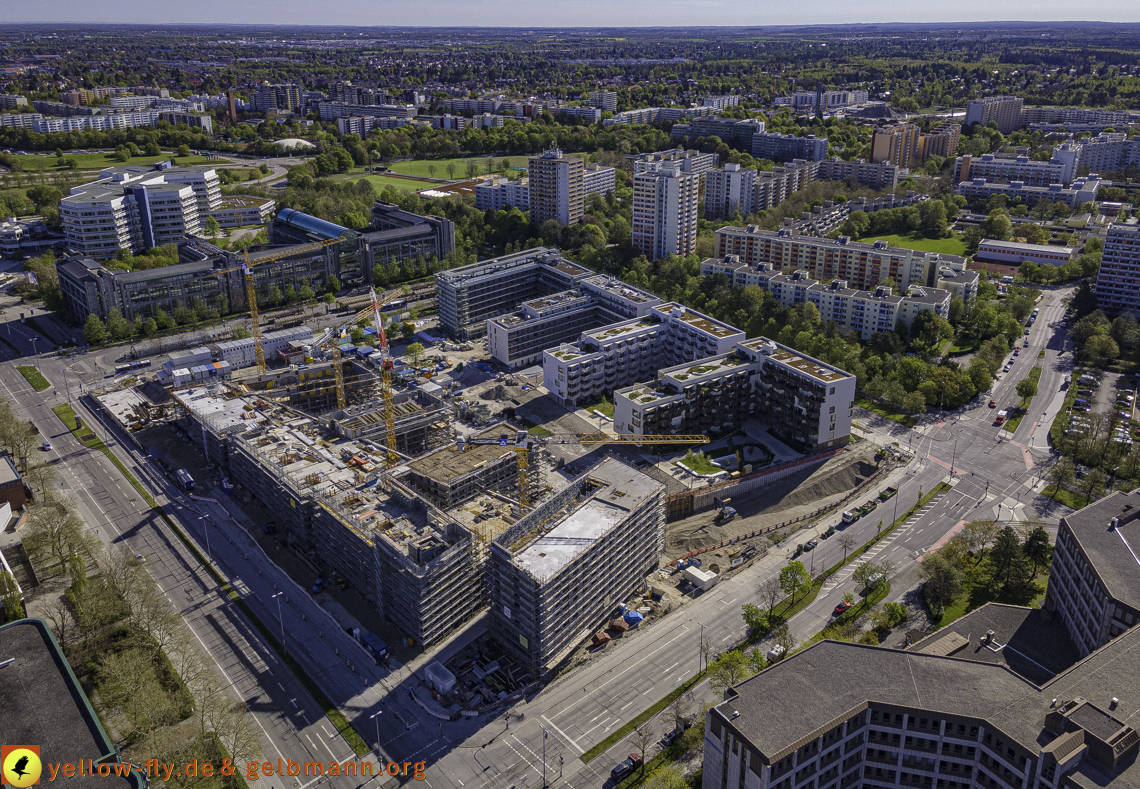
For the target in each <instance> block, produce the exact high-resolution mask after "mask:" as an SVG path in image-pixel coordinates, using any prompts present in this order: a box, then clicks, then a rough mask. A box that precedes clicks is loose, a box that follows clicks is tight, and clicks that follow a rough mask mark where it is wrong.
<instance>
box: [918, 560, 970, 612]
mask: <svg viewBox="0 0 1140 789" xmlns="http://www.w3.org/2000/svg"><path fill="white" fill-rule="evenodd" d="M918 573H919V575H920V576H921V577H922V579H923V584H922V591H923V594H924V595H925V596H926V601H927V603H929V604H930V605H931V606H932V607H935V608H938V609H945V608H946V606H948V605H949V604H950V603H951V602H953V601H954V599H955V598H956V597H958V595H960V594H962V566H961V565H960V564H959V563H958V562H956V561H953V560H952V559H950V558H948V557H947V556H946V555H945V553H944V551H936V552H934V553H930V554H927V555H926V558H924V559H923V560H922V564H921V565H919V568H918Z"/></svg>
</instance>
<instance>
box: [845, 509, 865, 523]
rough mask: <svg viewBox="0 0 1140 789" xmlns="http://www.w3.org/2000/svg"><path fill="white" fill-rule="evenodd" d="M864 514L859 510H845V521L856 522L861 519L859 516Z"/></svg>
mask: <svg viewBox="0 0 1140 789" xmlns="http://www.w3.org/2000/svg"><path fill="white" fill-rule="evenodd" d="M862 514H863V513H862V512H860V511H859V510H844V512H843V522H844V523H846V524H851V523H854V522H855V521H857V520H859V516H860V515H862Z"/></svg>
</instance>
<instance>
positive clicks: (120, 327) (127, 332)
mask: <svg viewBox="0 0 1140 789" xmlns="http://www.w3.org/2000/svg"><path fill="white" fill-rule="evenodd" d="M131 329H132V326H131V324H130V322H128V321H127V319H126V318H124V317H123V313H121V312H119V308H118V307H112V308H111V311H110V312H109V313H107V331H108V332H109V333H110V334H111V337H112V339H115V340H125V339H127V338H128V337H130V336H131Z"/></svg>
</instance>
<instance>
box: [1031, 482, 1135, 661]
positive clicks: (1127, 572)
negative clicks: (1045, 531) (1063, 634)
mask: <svg viewBox="0 0 1140 789" xmlns="http://www.w3.org/2000/svg"><path fill="white" fill-rule="evenodd" d="M1138 516H1140V494H1138V493H1135V492H1133V493H1121V492H1116V493H1113V494H1111V495H1109V496H1106V497H1105V498H1103V499H1101V500H1100V501H1098V502H1096V503H1094V504H1090V505H1089V506H1087V507H1085V508H1084V509H1081V510H1077V511H1076V512H1071V513H1069V514H1068V515H1066V516H1064V517H1062V518H1061V525H1060V527H1059V528H1058V530H1057V542H1056V545H1055V546H1054V548H1053V564H1052V567H1051V568H1050V571H1049V589H1048V591H1047V592H1046V594H1045V602H1044V603H1043V604H1042V608H1044V609H1045V610H1048V611H1052V612H1053V613H1054V614H1056V615H1058V616H1059V617H1060V619H1061V621H1062V622H1063V623H1064V625H1065V628H1066V629H1067V630H1068V631H1069V636H1070V637H1071V638H1072V640H1073V643H1074V644H1075V645H1076V647H1077V651H1078V652H1080V654H1081V655H1088V654H1090V653H1092V652H1095V651H1096V650H1098V649H1100V648H1101V647H1103V646H1104V645H1105V644H1107V643H1109V642H1110V641H1112V640H1113V639H1115V638H1117V637H1118V636H1120V635H1121V634H1122V633H1124V632H1125V631H1127V630H1130V629H1132V627H1133V625H1135V624H1137V623H1140V561H1138V560H1137V558H1136V557H1137V552H1138V551H1140V521H1137V517H1138Z"/></svg>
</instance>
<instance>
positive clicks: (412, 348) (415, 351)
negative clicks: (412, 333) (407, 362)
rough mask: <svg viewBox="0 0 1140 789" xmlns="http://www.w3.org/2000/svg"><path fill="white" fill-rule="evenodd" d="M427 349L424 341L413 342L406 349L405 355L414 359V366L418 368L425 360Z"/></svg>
mask: <svg viewBox="0 0 1140 789" xmlns="http://www.w3.org/2000/svg"><path fill="white" fill-rule="evenodd" d="M425 352H426V349H425V348H424V346H423V343H418V342H413V343H411V344H410V345H408V347H407V348H406V349H405V350H404V355H405V356H407V357H408V358H409V359H411V360H412V366H413V367H416V368H418V367H419V366H420V362H421V361H423V358H424V353H425Z"/></svg>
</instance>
